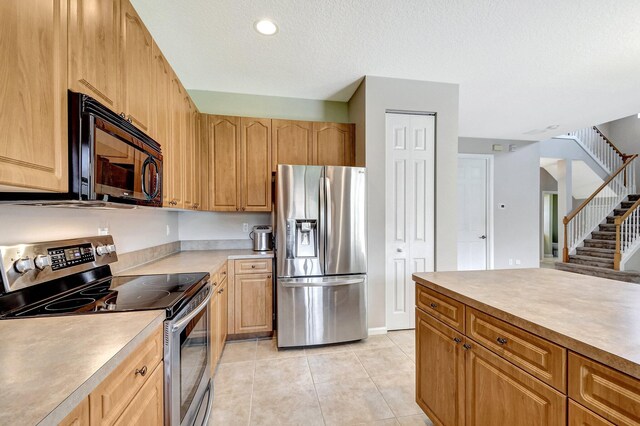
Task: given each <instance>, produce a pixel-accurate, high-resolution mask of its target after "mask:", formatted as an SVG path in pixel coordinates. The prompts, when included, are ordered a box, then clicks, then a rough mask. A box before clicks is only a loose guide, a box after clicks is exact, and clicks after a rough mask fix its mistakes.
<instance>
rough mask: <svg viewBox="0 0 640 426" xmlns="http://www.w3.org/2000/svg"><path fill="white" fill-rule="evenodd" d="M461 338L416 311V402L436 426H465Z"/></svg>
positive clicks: (451, 330)
mask: <svg viewBox="0 0 640 426" xmlns="http://www.w3.org/2000/svg"><path fill="white" fill-rule="evenodd" d="M463 339H464V336H463V335H462V334H460V333H458V332H456V331H455V330H453V329H452V328H449V327H448V326H446V325H444V324H443V323H441V322H440V321H438V320H436V319H435V318H432V317H430V316H429V315H427V314H425V313H424V312H422V311H421V310H419V309H416V371H417V375H416V402H417V403H418V405H419V406H420V407H421V408H422V410H423V411H424V412H425V413H426V414H427V416H429V418H430V419H431V420H432V421H433V422H434V424H436V425H446V426H456V425H464V409H465V408H464V389H465V377H464V368H465V363H464V355H465V351H464V349H463V348H462V342H463Z"/></svg>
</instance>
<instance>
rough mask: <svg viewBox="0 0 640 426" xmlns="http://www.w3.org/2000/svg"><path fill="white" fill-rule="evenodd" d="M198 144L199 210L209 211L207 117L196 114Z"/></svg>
mask: <svg viewBox="0 0 640 426" xmlns="http://www.w3.org/2000/svg"><path fill="white" fill-rule="evenodd" d="M198 120H199V121H198V127H199V129H198V143H199V144H200V158H199V160H198V162H199V163H200V204H201V206H200V210H204V211H208V210H211V208H210V207H209V173H210V171H209V167H210V165H209V139H208V137H207V125H208V123H207V116H206V115H205V114H198Z"/></svg>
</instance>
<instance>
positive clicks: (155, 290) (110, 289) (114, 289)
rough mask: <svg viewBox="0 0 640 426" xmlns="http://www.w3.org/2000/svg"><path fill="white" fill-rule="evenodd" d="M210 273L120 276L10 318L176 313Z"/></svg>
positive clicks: (29, 308)
mask: <svg viewBox="0 0 640 426" xmlns="http://www.w3.org/2000/svg"><path fill="white" fill-rule="evenodd" d="M207 276H208V274H206V273H192V274H158V275H135V276H118V277H109V278H107V279H104V280H101V281H98V282H94V283H90V284H87V285H83V286H81V287H77V288H75V289H73V290H72V291H68V292H66V293H64V294H63V295H59V296H57V297H51V298H49V299H47V300H44V301H40V302H38V303H33V304H31V305H28V306H24V307H23V308H21V309H18V310H15V311H13V312H11V313H10V314H8V315H6V317H7V318H10V317H13V318H19V317H34V316H49V315H62V314H65V315H69V314H82V313H91V312H122V311H140V310H153V309H166V310H167V317H169V318H170V317H171V316H173V314H174V313H175V312H176V311H177V310H178V309H179V308H180V307H181V306H182V305H183V304H184V302H185V301H187V300H188V299H189V298H190V297H191V296H192V295H193V294H195V293H196V292H197V291H198V290H199V289H200V288H201V287H202V286H204V284H205V283H206V279H207Z"/></svg>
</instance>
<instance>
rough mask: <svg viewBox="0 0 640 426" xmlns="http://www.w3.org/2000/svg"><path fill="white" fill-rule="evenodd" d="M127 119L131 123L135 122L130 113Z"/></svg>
mask: <svg viewBox="0 0 640 426" xmlns="http://www.w3.org/2000/svg"><path fill="white" fill-rule="evenodd" d="M127 121H128V122H129V123H133V120H132V119H131V116H130V115H129V116H127Z"/></svg>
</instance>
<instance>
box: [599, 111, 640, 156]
mask: <svg viewBox="0 0 640 426" xmlns="http://www.w3.org/2000/svg"><path fill="white" fill-rule="evenodd" d="M598 128H599V129H600V130H601V131H602V133H604V134H605V136H606V137H607V138H609V140H611V142H613V144H614V145H615V146H617V147H618V149H619V150H620V151H622V152H624V153H625V154H640V118H638V116H637V115H632V116H629V117H625V118H621V119H619V120H614V121H610V122H608V123H605V124H601V125H598Z"/></svg>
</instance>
